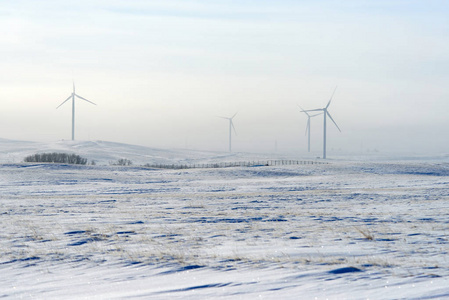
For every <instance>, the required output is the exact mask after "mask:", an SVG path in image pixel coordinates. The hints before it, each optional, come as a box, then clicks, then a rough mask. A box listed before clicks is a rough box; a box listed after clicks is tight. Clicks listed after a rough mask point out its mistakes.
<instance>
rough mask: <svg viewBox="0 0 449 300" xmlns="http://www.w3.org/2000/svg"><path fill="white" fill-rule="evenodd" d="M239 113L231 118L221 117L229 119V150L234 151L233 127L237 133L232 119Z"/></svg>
mask: <svg viewBox="0 0 449 300" xmlns="http://www.w3.org/2000/svg"><path fill="white" fill-rule="evenodd" d="M236 115H237V113H235V114H234V115H233V116H232V117H230V118H226V117H219V118H222V119H226V120H229V152H232V147H231V146H232V143H231V141H232V129H234V133H235V134H237V131H235V127H234V123H233V122H232V119H234V117H235V116H236Z"/></svg>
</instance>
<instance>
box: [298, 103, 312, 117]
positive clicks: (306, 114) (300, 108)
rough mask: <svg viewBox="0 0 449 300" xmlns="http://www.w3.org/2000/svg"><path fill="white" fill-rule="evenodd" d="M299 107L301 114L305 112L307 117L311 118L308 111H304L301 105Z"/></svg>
mask: <svg viewBox="0 0 449 300" xmlns="http://www.w3.org/2000/svg"><path fill="white" fill-rule="evenodd" d="M298 107H299V108H300V109H301V112H303V113H305V114H306V115H308V116H310V115H309V113H308V112H307V110H304V108H302V107H301V106H300V105H299V104H298Z"/></svg>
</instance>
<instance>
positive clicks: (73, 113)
mask: <svg viewBox="0 0 449 300" xmlns="http://www.w3.org/2000/svg"><path fill="white" fill-rule="evenodd" d="M75 96H76V97H78V98H80V99H81V100H84V101H87V102H89V103H91V104H93V105H96V104H95V103H93V102H92V101H89V100H87V99H86V98H83V97H81V96H80V95H77V94H76V93H75V82H73V92H72V94H71V95H70V96H69V97H68V98H67V99H65V100H64V102H62V103H61V104H59V106H58V107H56V109H58V108H59V107H60V106H61V105H63V104H64V103H66V102H67V101H69V100H70V98H71V99H72V141H74V140H75Z"/></svg>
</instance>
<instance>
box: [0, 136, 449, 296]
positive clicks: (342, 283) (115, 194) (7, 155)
mask: <svg viewBox="0 0 449 300" xmlns="http://www.w3.org/2000/svg"><path fill="white" fill-rule="evenodd" d="M96 143H97V145H96V146H95V145H94V146H92V148H91V150H89V151H87V150H86V149H87V148H86V147H85V145H84V146H83V147H81V144H72V145H71V146H72V147H73V146H76V147H78V149H79V153H78V154H81V155H82V154H83V151H84V154H86V155H91V154H92V153H96V155H97V157H95V159H97V160H98V161H100V162H107V161H110V160H114V159H116V158H117V157H120V156H119V155H120V153H118V151H117V147H121V148H122V149H123V152H124V153H127V154H128V155H127V156H125V158H129V159H131V160H135V161H139V159H140V160H141V161H142V162H144V161H145V160H146V159H149V160H150V159H154V161H161V163H165V161H171V162H174V161H182V162H186V161H199V160H201V161H219V160H223V161H227V159H230V158H235V157H232V156H229V155H227V154H217V153H215V154H214V153H206V152H205V153H198V152H196V153H194V152H191V153H187V152H185V153H183V152H182V151H172V152H169V151H166V152H165V151H163V150H157V151H156V150H151V151H150V150H149V149H148V148H146V150H145V149H144V147H141V148H139V149H140V150H139V151H140V152H139V151H138V150H136V149H137V148H136V147H131V146H130V147H129V148H128V150H126V146H125V145H118V144H117V145H116V147H112V144H104V143H103V144H101V143H100V142H96ZM69 144H70V143H69ZM63 145H64V143H61V144H60V146H61V149H62V148H64V147H63ZM101 145H103V148H101ZM0 147H2V148H0V149H1V152H0V155H1V156H2V158H1V161H2V164H1V165H0V225H1V228H2V230H1V231H0V251H1V252H0V253H1V257H0V273H1V275H0V298H1V297H6V298H12V299H16V298H25V299H30V298H37V299H67V298H68V299H70V298H73V299H114V298H118V299H123V298H131V299H447V298H449V280H448V278H449V277H448V276H449V256H448V251H449V237H448V231H449V215H448V212H449V164H448V163H447V162H444V161H442V162H438V161H432V162H430V161H425V160H423V161H418V162H412V161H400V162H399V161H398V162H393V161H389V162H381V161H371V162H360V161H358V162H356V161H349V160H335V161H332V160H330V164H328V165H299V166H277V167H238V168H223V169H188V170H158V169H147V168H142V167H139V166H135V167H114V166H109V165H107V164H106V163H105V164H103V165H102V164H97V165H95V166H71V165H58V164H39V163H35V164H23V163H20V160H19V159H18V158H19V157H20V158H23V156H24V155H25V154H27V155H28V154H33V153H35V152H33V151H35V150H36V149H37V148H36V145H35V144H32V143H30V144H28V143H23V144H20V145H19V144H18V143H12V142H11V144H10V145H6V144H5V143H3V144H2V145H1V146H0ZM39 147H42V145H39ZM54 148H57V147H56V146H55V145H52V146H48V147H47V149H54ZM108 149H109V150H108ZM102 151H103V152H102ZM43 152H45V151H43ZM137 152H139V153H140V154H139V155H137V154H136V153H137ZM117 153H118V154H117ZM145 153H146V154H145ZM114 155H115V156H114ZM82 156H85V155H82ZM245 156H246V157H248V154H245ZM122 157H123V155H122ZM157 157H159V160H158V159H157ZM89 159H94V158H92V157H89ZM163 160H165V161H163Z"/></svg>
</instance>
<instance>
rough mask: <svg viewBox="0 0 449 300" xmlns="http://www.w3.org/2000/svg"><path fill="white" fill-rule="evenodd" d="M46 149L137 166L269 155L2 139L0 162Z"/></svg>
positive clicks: (98, 142) (103, 143) (97, 142)
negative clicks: (120, 160)
mask: <svg viewBox="0 0 449 300" xmlns="http://www.w3.org/2000/svg"><path fill="white" fill-rule="evenodd" d="M44 152H63V153H74V154H77V155H80V156H82V157H84V158H87V159H88V161H89V162H92V161H95V163H96V164H99V165H108V164H110V163H111V162H116V161H117V160H118V159H121V158H124V159H128V160H131V161H132V162H133V164H135V165H144V164H193V163H209V162H216V161H236V160H247V159H252V160H254V159H266V158H267V156H266V155H260V154H259V155H253V154H244V153H227V152H207V151H194V150H182V149H178V150H169V149H159V148H150V147H144V146H138V145H130V144H123V143H115V142H106V141H57V142H52V143H39V142H28V141H13V140H6V139H0V163H20V162H22V161H23V159H24V158H25V157H26V156H28V155H32V154H36V153H44ZM275 157H276V158H281V156H275Z"/></svg>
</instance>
